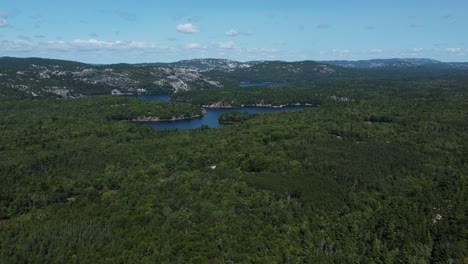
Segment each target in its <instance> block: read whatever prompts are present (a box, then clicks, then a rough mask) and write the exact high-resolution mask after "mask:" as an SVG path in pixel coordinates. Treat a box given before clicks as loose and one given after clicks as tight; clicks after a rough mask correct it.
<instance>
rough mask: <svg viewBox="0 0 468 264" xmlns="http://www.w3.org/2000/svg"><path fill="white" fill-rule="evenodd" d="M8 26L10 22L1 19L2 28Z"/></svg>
mask: <svg viewBox="0 0 468 264" xmlns="http://www.w3.org/2000/svg"><path fill="white" fill-rule="evenodd" d="M6 26H8V21H7V20H6V19H5V18H3V17H0V28H1V27H6Z"/></svg>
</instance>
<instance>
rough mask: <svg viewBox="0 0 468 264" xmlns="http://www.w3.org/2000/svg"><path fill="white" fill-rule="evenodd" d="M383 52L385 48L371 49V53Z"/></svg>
mask: <svg viewBox="0 0 468 264" xmlns="http://www.w3.org/2000/svg"><path fill="white" fill-rule="evenodd" d="M382 52H383V50H381V49H371V50H370V53H382Z"/></svg>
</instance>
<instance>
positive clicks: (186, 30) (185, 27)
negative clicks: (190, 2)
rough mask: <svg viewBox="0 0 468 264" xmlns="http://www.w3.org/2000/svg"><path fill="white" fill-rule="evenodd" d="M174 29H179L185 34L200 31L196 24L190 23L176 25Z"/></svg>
mask: <svg viewBox="0 0 468 264" xmlns="http://www.w3.org/2000/svg"><path fill="white" fill-rule="evenodd" d="M176 29H177V31H179V32H181V33H186V34H191V33H198V32H200V30H199V29H198V28H197V27H196V26H194V25H192V24H190V23H187V24H179V25H177V26H176Z"/></svg>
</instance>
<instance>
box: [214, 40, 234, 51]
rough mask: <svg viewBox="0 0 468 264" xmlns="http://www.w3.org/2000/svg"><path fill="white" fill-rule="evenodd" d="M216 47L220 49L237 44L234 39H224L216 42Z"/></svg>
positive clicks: (231, 47)
mask: <svg viewBox="0 0 468 264" xmlns="http://www.w3.org/2000/svg"><path fill="white" fill-rule="evenodd" d="M218 47H219V48H220V49H234V48H236V47H237V45H236V43H235V42H234V41H225V42H220V43H218Z"/></svg>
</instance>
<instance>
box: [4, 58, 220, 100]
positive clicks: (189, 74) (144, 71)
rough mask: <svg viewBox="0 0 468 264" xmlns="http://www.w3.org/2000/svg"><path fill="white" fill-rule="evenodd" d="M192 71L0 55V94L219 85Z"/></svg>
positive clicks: (138, 90) (140, 90)
mask: <svg viewBox="0 0 468 264" xmlns="http://www.w3.org/2000/svg"><path fill="white" fill-rule="evenodd" d="M219 86H221V84H219V83H217V82H215V81H212V80H210V79H208V78H206V77H205V76H203V75H201V74H200V73H199V72H198V71H196V70H191V69H184V68H175V67H157V66H142V65H139V66H136V65H131V64H123V63H122V64H112V65H91V64H85V63H80V62H74V61H62V60H52V59H41V58H11V57H2V58H0V94H1V95H12V96H15V95H22V96H24V95H29V96H59V97H79V96H81V95H92V94H111V93H114V94H137V93H153V94H155V93H172V92H177V91H181V90H182V91H183V90H190V89H197V88H209V87H219Z"/></svg>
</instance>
